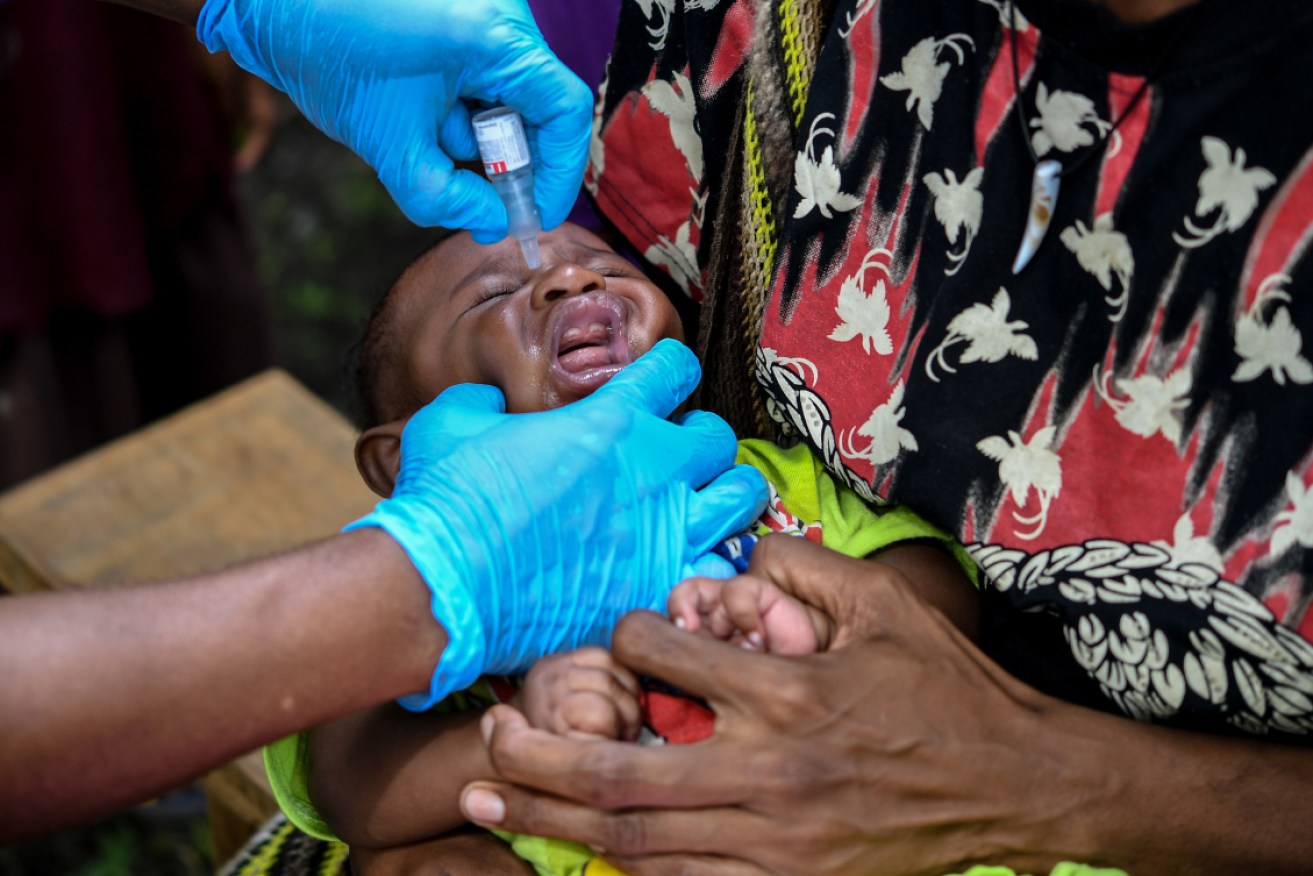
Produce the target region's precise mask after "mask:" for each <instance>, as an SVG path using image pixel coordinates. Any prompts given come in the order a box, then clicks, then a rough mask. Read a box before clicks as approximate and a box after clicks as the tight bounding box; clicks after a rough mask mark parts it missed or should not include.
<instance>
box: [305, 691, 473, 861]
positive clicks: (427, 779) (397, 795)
mask: <svg viewBox="0 0 1313 876" xmlns="http://www.w3.org/2000/svg"><path fill="white" fill-rule="evenodd" d="M483 712H484V710H483V709H478V710H472V711H468V712H458V713H454V714H438V713H435V712H424V713H420V714H415V713H412V712H407V711H405V710H404V709H402V708H401V707H400V706H396V705H393V704H391V703H389V704H386V705H382V706H378V707H376V708H373V709H369V710H367V711H365V712H361V713H358V714H355V715H348V716H347V717H345V718H340V719H338V720H336V721H332V722H329V723H328V724H325V725H324V726H322V727H318V728H316V729H315V730H314V731H312V732H311V735H310V759H311V763H312V765H320V767H321V768H318V769H316V768H315V767H314V766H312V768H311V771H310V795H311V797H313V798H314V801H315V806H316V808H318V810H319V812H320V814H321V815H322V816H323V817H324V820H325V821H327V822H328V824H329V825H330V826H331V827H332V828H333V832H334V833H336V834H337V836H338V838H339V839H341V840H342V841H343V842H345V843H347V844H348V845H351V846H361V847H363V848H370V849H380V848H386V847H389V846H399V845H409V844H411V843H415V842H419V841H422V840H427V839H431V838H433V837H437V836H441V835H443V834H445V833H447V832H449V831H451V830H453V829H455V828H457V827H460V826H461V825H464V824H466V822H467V820H468V819H466V818H465V816H464V815H463V814H462V813H461V811H460V806H459V797H460V792H461V788H463V787H464V786H465V785H466V783H468V782H472V781H478V780H480V779H490V778H492V777H493V776H494V775H495V774H494V772H493V769H492V764H491V762H490V761H489V760H488V751H487V748H486V747H485V746H484V744H483V740H482V739H481V738H480V737H479V719H480V718H481V717H483Z"/></svg>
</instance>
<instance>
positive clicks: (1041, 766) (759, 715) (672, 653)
mask: <svg viewBox="0 0 1313 876" xmlns="http://www.w3.org/2000/svg"><path fill="white" fill-rule="evenodd" d="M749 574H750V575H759V576H762V577H766V578H768V579H769V580H771V581H772V582H774V583H775V584H777V585H779V586H781V587H782V588H783V589H784V590H786V591H787V592H789V593H792V594H794V595H795V596H797V597H799V598H800V599H803V600H804V601H806V602H807V603H809V604H810V605H813V606H816V607H819V608H821V609H822V610H823V611H824V612H825V613H826V614H827V615H829V616H830V617H831V618H832V619H833V621H834V625H835V626H834V640H833V642H832V643H831V648H830V650H829V651H827V652H825V653H820V654H813V655H808V656H802V657H780V656H775V655H772V654H763V653H752V652H748V651H745V650H743V649H742V648H739V647H736V646H734V645H731V644H728V643H725V642H720V641H716V640H715V639H713V638H711V637H709V636H700V635H689V634H688V633H686V632H683V631H681V630H679V629H677V628H676V627H675V626H674V625H673V624H670V623H668V622H667V621H665V620H664V619H662V618H659V617H657V616H656V615H651V614H642V613H638V614H634V615H631V616H630V617H627V618H625V620H624V621H623V622H622V623H621V625H620V627H619V628H618V629H617V631H616V636H615V641H614V643H613V650H614V652H615V654H616V657H617V659H618V660H619V661H620V662H621V663H623V664H624V665H626V666H628V667H629V668H630V669H631V670H633V671H634V672H637V673H640V674H642V675H650V676H654V677H656V678H660V679H662V680H664V681H667V682H670V683H672V684H675V685H677V686H678V687H680V688H681V689H683V690H684V691H686V692H688V693H690V694H692V695H695V696H699V697H702V698H704V699H705V700H706V701H707V702H708V703H709V704H710V706H711V707H712V709H713V710H714V711H715V713H716V728H715V732H714V733H713V735H712V736H711V737H710V738H709V739H706V740H704V741H701V742H697V743H694V744H692V745H672V746H661V747H656V748H647V747H639V746H631V745H625V744H622V743H617V742H604V741H585V740H577V739H562V738H560V737H558V736H554V735H551V734H547V733H543V732H540V731H538V730H536V729H533V728H531V727H529V726H528V723H527V722H526V721H525V720H524V719H523V717H522V716H521V715H519V714H518V713H516V712H515V711H514V710H511V709H509V708H507V707H504V706H498V707H495V708H494V709H493V710H492V711H491V712H490V713H489V714H488V715H487V716H485V718H484V722H485V725H484V726H485V729H486V730H487V738H488V740H489V752H490V755H491V757H492V762H493V765H494V767H495V768H496V769H497V771H498V773H499V774H500V775H501V776H503V777H504V779H505V782H506V783H503V784H494V783H477V784H475V785H472V786H470V787H468V788H467V789H466V791H465V794H464V796H463V798H462V807H463V809H464V811H465V813H466V815H468V816H470V817H471V819H472V820H474V821H476V822H477V823H480V824H483V825H484V826H488V827H498V828H501V829H505V830H511V831H517V832H524V833H529V834H533V835H543V836H561V837H564V838H567V839H573V840H578V841H581V842H584V843H588V844H589V845H592V846H593V847H595V848H598V849H602V850H605V854H606V857H607V858H608V859H610V860H611V861H613V862H614V863H616V864H617V865H618V866H619V867H620V868H621V869H622V870H624V871H625V872H626V873H629V874H631V876H657V874H674V873H679V874H686V876H691V874H702V873H705V874H713V873H714V874H734V876H764V874H767V873H769V874H775V876H792V874H797V876H802V874H809V876H810V874H835V876H837V874H845V876H867V874H871V873H882V874H891V876H893V874H932V873H939V874H942V873H951V872H960V870H961V869H965V866H966V865H967V864H969V863H971V862H981V861H986V862H987V861H990V860H991V859H993V860H994V861H996V862H998V863H1004V862H1005V861H1004V860H1002V859H1004V858H1006V859H1010V862H1011V863H1013V864H1026V865H1028V866H1034V867H1035V869H1034V870H1032V871H1030V872H1048V866H1051V865H1052V863H1053V861H1055V860H1057V859H1059V858H1060V857H1062V856H1063V854H1064V853H1068V854H1071V855H1080V854H1082V853H1084V854H1088V853H1090V851H1091V850H1090V849H1088V848H1082V849H1073V848H1072V847H1070V846H1068V847H1065V848H1064V847H1063V846H1062V845H1061V844H1062V843H1063V842H1068V841H1070V839H1071V838H1070V837H1069V836H1063V835H1062V831H1061V830H1060V829H1059V824H1060V823H1065V822H1064V818H1066V816H1064V814H1063V813H1066V814H1067V815H1069V814H1070V812H1071V811H1074V810H1076V809H1080V807H1082V806H1086V805H1091V806H1097V805H1100V804H1101V803H1104V804H1106V803H1107V802H1108V801H1099V800H1096V799H1093V794H1092V792H1093V791H1094V790H1096V789H1099V782H1100V781H1102V776H1101V775H1100V776H1096V777H1095V778H1093V779H1090V780H1089V781H1088V783H1083V782H1082V779H1081V773H1080V771H1073V772H1072V773H1070V774H1067V775H1066V780H1067V781H1066V783H1065V784H1064V785H1063V786H1061V787H1059V786H1057V785H1056V784H1055V783H1054V782H1052V781H1051V776H1052V772H1051V771H1052V770H1054V769H1060V768H1062V767H1064V766H1071V765H1072V764H1073V763H1075V762H1076V761H1078V760H1080V759H1081V757H1082V756H1083V755H1084V752H1083V751H1081V750H1079V749H1072V747H1071V740H1070V738H1064V736H1063V734H1062V732H1061V731H1054V730H1053V729H1052V728H1049V727H1047V726H1046V724H1047V722H1046V721H1044V720H1042V719H1044V718H1047V717H1051V716H1049V715H1047V714H1046V713H1047V712H1048V711H1049V710H1050V709H1052V708H1054V705H1053V704H1052V701H1049V700H1047V699H1046V698H1044V697H1042V696H1040V695H1039V694H1037V693H1035V692H1034V691H1032V690H1030V689H1029V688H1027V687H1026V686H1024V685H1022V684H1020V683H1019V682H1017V681H1015V680H1014V679H1012V678H1010V677H1009V676H1008V675H1007V674H1006V673H1004V672H1003V671H1002V670H1000V669H999V668H998V667H996V666H994V665H993V664H992V663H991V662H990V661H989V660H987V659H986V658H984V657H983V656H982V655H981V654H980V653H979V652H978V651H977V650H976V649H975V648H974V647H973V646H972V645H971V643H970V642H969V641H968V640H967V639H966V638H965V637H964V636H963V635H961V634H960V633H959V632H958V631H957V630H956V629H954V627H953V626H952V625H951V624H950V623H949V622H948V621H947V620H945V618H944V617H943V616H942V615H940V614H939V613H938V612H936V611H934V610H933V609H931V608H930V607H929V606H928V605H926V604H925V603H924V602H923V601H922V600H921V599H920V597H919V596H918V595H917V593H916V591H915V589H914V588H913V587H912V586H911V585H910V584H909V582H908V580H907V578H906V577H905V576H904V575H902V574H900V573H899V572H897V571H894V570H892V569H891V568H890V567H889V566H885V565H883V564H880V563H872V562H868V561H863V560H856V559H851V558H848V557H843V556H841V555H839V554H836V553H834V552H833V551H828V550H826V549H824V548H821V547H819V546H816V545H813V544H809V543H807V542H806V541H805V540H803V539H798V538H789V537H784V536H767V537H766V538H765V539H763V540H762V542H761V544H760V545H758V547H757V549H756V551H755V552H754V554H753V556H752V564H751V566H750V569H749ZM1106 720H1108V721H1115V720H1116V719H1112V718H1108V719H1106ZM1123 723H1124V722H1123ZM1046 730H1048V732H1047V733H1046V732H1045V731H1046ZM1081 762H1082V763H1084V761H1081ZM1103 768H1104V767H1103V765H1099V770H1102V769H1103ZM1096 772H1097V771H1096ZM509 783H516V784H509ZM1082 811H1084V810H1082ZM1078 859H1079V858H1078Z"/></svg>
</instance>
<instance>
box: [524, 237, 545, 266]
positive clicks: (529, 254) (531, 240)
mask: <svg viewBox="0 0 1313 876" xmlns="http://www.w3.org/2000/svg"><path fill="white" fill-rule="evenodd" d="M520 252H522V253H524V261H525V263H526V264H527V265H528V266H529V269H530V270H534V271H536V270H538V265H540V264H542V261H541V259H539V257H538V238H537V237H521V238H520Z"/></svg>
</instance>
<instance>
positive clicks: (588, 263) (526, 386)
mask: <svg viewBox="0 0 1313 876" xmlns="http://www.w3.org/2000/svg"><path fill="white" fill-rule="evenodd" d="M538 243H539V249H540V250H541V253H542V265H541V267H539V268H538V269H537V270H530V269H529V267H528V266H527V265H526V264H525V262H524V257H523V256H522V255H521V254H520V247H519V243H518V242H517V241H515V240H514V239H510V238H508V239H506V240H503V241H501V242H500V243H496V244H493V245H491V246H480V245H478V244H476V243H475V242H474V241H473V240H471V239H470V236H469V235H468V234H466V233H460V234H457V235H454V236H453V237H452V238H450V239H448V240H447V241H444V242H443V243H442V244H441V245H440V246H438V247H437V248H436V249H434V250H432V251H431V252H429V253H428V254H427V255H426V256H425V257H424V258H422V259H421V260H420V261H419V262H417V263H416V264H415V265H413V266H412V267H411V268H410V270H408V271H407V272H406V274H405V275H404V276H403V277H402V279H401V282H402V283H404V284H407V288H406V290H405V295H406V302H405V310H404V312H403V315H402V318H403V321H404V324H405V325H406V326H408V328H407V329H406V330H405V332H406V334H405V335H404V336H403V343H404V344H405V345H406V346H405V349H406V350H407V351H408V352H407V365H408V367H409V369H410V374H411V378H412V380H413V384H414V386H415V388H416V389H417V390H419V392H420V393H421V395H422V397H423V398H425V399H431V398H433V397H435V396H437V395H438V393H440V392H441V391H442V390H444V389H446V388H447V387H449V386H452V385H454V384H457V383H487V384H492V385H493V386H496V387H498V388H500V389H501V390H502V392H503V393H504V394H505V396H506V406H507V410H508V411H509V412H511V413H528V412H531V411H540V410H546V409H549V408H556V407H560V406H561V405H563V404H568V403H570V402H572V401H577V400H579V399H581V398H583V397H585V396H587V395H588V394H590V393H591V392H593V391H594V390H595V389H597V388H598V387H599V386H601V385H602V384H603V383H605V382H606V381H607V380H609V379H611V377H612V376H613V375H615V374H616V372H618V371H619V370H620V369H621V368H624V367H625V366H626V365H628V364H629V363H630V362H632V361H633V360H634V359H636V358H638V357H639V356H641V355H642V354H643V353H645V352H647V351H648V349H650V348H651V347H652V345H653V344H655V343H656V342H657V341H659V340H661V339H662V338H676V339H679V340H683V329H682V327H681V325H680V321H679V316H678V314H677V313H676V312H675V309H674V307H673V305H671V303H670V301H669V300H667V298H666V296H665V294H664V293H662V292H661V290H660V289H658V288H657V287H656V286H655V285H653V284H652V283H651V282H650V281H648V280H647V279H646V278H645V277H644V276H643V273H642V272H641V271H640V270H639V269H638V268H636V267H634V266H633V265H632V264H630V263H629V262H628V261H627V260H626V259H624V258H623V257H621V256H620V255H618V254H617V253H616V252H614V251H613V250H612V249H611V248H610V247H608V246H607V245H606V244H605V243H604V242H603V241H601V240H600V239H598V238H597V237H596V236H594V235H593V234H590V233H589V232H587V231H585V230H584V229H582V228H579V227H578V226H575V225H568V224H567V225H563V226H561V227H560V228H557V229H554V230H553V231H549V232H546V233H544V234H542V235H540V236H539V238H538Z"/></svg>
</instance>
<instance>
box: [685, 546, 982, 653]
mask: <svg viewBox="0 0 1313 876" xmlns="http://www.w3.org/2000/svg"><path fill="white" fill-rule="evenodd" d="M771 537H774V538H783V537H786V536H771ZM868 559H869V560H871V561H872V562H873V563H876V564H884V565H887V566H890V567H892V568H894V569H896V570H898V571H899V572H902V573H903V574H904V575H906V576H907V578H908V579H909V580H910V581H911V582H912V584H913V586H914V587H915V588H916V590H917V593H918V594H919V595H920V596H921V598H922V599H923V600H925V601H926V602H927V603H928V604H930V605H932V606H934V607H935V608H936V609H938V610H939V611H940V612H941V613H943V614H944V616H945V617H947V618H948V619H949V621H951V622H952V623H953V624H954V625H955V626H957V627H958V629H960V630H961V631H962V632H964V633H966V634H967V635H968V636H969V637H971V638H972V639H975V638H976V636H977V635H978V632H979V627H980V598H979V594H978V593H977V592H976V589H975V587H974V585H972V583H971V581H970V580H969V579H968V578H967V576H966V573H965V572H963V571H962V568H961V566H959V565H958V564H957V562H956V561H955V560H954V559H953V558H952V557H951V556H949V554H948V553H947V552H946V551H944V550H943V549H942V548H940V547H939V546H938V545H936V544H929V543H923V542H905V543H901V544H895V545H891V546H890V547H887V548H884V549H882V550H879V551H876V552H874V553H872V554H871V555H870V556H869V557H868ZM873 586H874V585H873ZM667 611H668V612H669V614H670V617H671V619H672V620H673V621H674V622H675V623H676V624H677V625H679V626H681V627H683V628H685V629H687V630H690V631H693V632H697V631H703V632H706V633H709V634H710V635H712V636H715V637H716V638H719V639H725V640H727V641H730V642H735V643H738V644H740V645H742V646H743V647H744V648H747V649H750V650H765V651H769V652H771V653H774V654H791V655H799V654H811V653H814V652H817V651H824V650H826V649H828V648H829V646H830V643H831V640H832V638H833V633H834V622H833V620H832V619H831V618H829V617H828V616H827V615H826V614H825V613H824V612H822V611H820V610H819V609H816V608H813V607H812V606H810V605H807V604H806V603H804V602H802V601H801V600H799V599H797V598H796V597H794V596H792V595H791V594H789V593H787V592H785V591H784V590H782V589H781V588H779V587H778V586H776V585H775V584H774V583H772V582H770V581H767V580H765V579H764V578H759V577H756V576H752V575H740V576H738V577H736V578H731V579H728V580H725V581H720V580H714V579H710V578H690V579H688V580H685V581H683V582H681V583H680V584H679V585H678V586H677V587H675V589H674V590H673V591H672V592H671V594H670V599H669V601H668V602H667Z"/></svg>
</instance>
